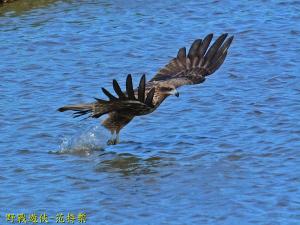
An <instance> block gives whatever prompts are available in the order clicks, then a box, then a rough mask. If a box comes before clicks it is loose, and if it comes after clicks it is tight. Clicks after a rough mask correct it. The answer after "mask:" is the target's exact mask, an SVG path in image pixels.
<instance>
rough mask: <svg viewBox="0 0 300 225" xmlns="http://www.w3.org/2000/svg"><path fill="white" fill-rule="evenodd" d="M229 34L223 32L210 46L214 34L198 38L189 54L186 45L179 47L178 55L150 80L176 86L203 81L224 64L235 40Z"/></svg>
mask: <svg viewBox="0 0 300 225" xmlns="http://www.w3.org/2000/svg"><path fill="white" fill-rule="evenodd" d="M227 36H228V34H227V33H225V34H222V35H221V36H220V37H219V38H217V40H216V41H215V42H214V43H213V44H212V45H211V46H210V47H209V45H210V43H211V40H212V38H213V34H209V35H207V36H206V37H205V38H204V39H203V40H201V39H197V40H195V41H194V42H193V44H192V46H191V48H190V50H189V52H188V55H186V48H185V47H184V48H181V49H179V51H178V54H177V57H176V58H174V59H172V60H171V61H170V62H169V63H168V64H167V65H166V66H165V67H164V68H162V69H160V70H159V71H158V73H157V74H156V75H155V76H154V77H153V78H152V79H151V81H150V82H155V81H156V82H163V81H166V82H168V83H170V84H173V85H174V86H175V87H180V86H182V85H187V84H198V83H201V82H203V81H204V80H205V77H206V76H208V75H210V74H213V73H214V72H215V71H216V70H217V69H218V68H219V67H220V66H221V65H222V64H223V62H224V60H225V58H226V55H227V50H228V48H229V46H230V44H231V42H232V40H233V36H231V37H229V38H227Z"/></svg>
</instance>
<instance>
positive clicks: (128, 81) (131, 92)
mask: <svg viewBox="0 0 300 225" xmlns="http://www.w3.org/2000/svg"><path fill="white" fill-rule="evenodd" d="M126 92H127V95H128V99H130V100H135V96H134V90H133V85H132V77H131V74H128V75H127V79H126Z"/></svg>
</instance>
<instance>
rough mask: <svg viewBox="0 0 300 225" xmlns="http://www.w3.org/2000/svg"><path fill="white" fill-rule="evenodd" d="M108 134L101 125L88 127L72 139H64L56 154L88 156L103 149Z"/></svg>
mask: <svg viewBox="0 0 300 225" xmlns="http://www.w3.org/2000/svg"><path fill="white" fill-rule="evenodd" d="M109 137H110V134H109V132H108V131H107V130H106V129H105V128H104V127H103V126H101V125H97V126H93V127H89V128H87V129H85V130H83V131H80V132H79V133H77V134H75V135H74V136H72V137H64V138H63V140H62V143H61V145H60V150H59V152H58V153H62V154H64V153H67V154H78V155H85V156H87V155H90V154H91V153H92V152H93V151H97V150H101V149H104V148H105V146H106V145H107V140H108V139H109Z"/></svg>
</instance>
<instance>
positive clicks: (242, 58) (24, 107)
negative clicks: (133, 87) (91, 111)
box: [0, 0, 300, 225]
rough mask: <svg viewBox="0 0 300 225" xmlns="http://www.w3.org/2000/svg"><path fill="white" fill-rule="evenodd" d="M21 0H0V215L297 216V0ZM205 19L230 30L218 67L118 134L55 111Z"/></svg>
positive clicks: (201, 29)
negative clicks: (110, 140)
mask: <svg viewBox="0 0 300 225" xmlns="http://www.w3.org/2000/svg"><path fill="white" fill-rule="evenodd" d="M27 2H28V4H27V3H24V1H18V2H15V3H11V4H7V5H4V6H2V7H0V52H1V53H0V55H1V63H0V90H1V91H0V128H1V130H0V132H1V133H0V137H1V139H0V223H1V224H8V223H6V219H5V217H6V214H7V213H15V214H18V213H25V214H27V215H28V214H31V213H34V212H35V213H37V214H41V213H43V212H46V213H47V214H48V215H49V217H52V218H51V219H50V224H56V223H55V216H56V214H57V213H60V212H62V213H63V214H64V215H66V214H67V213H74V214H76V215H77V214H78V213H80V212H84V213H86V215H87V220H88V221H87V224H126V225H130V224H151V225H152V224H153V225H154V224H155V225H156V224H178V225H179V224H180V225H182V224H211V225H215V224H256V225H257V224H270V225H271V224H272V225H274V224H300V189H299V187H300V168H299V165H300V151H299V150H300V149H299V148H300V122H299V118H300V104H299V95H300V27H299V24H300V14H299V12H300V3H299V1H261V2H254V1H244V0H242V1H226V0H225V1H213V2H212V1H179V0H176V1H158V2H157V1H132V0H130V1H119V0H117V1H114V2H111V1H93V0H87V1H73V0H70V1H41V2H42V3H41V4H40V5H36V3H34V1H27ZM211 32H213V33H215V34H216V35H220V34H221V33H223V32H228V33H230V34H231V35H234V36H235V39H234V42H233V44H232V46H231V48H230V52H229V55H228V57H227V59H226V61H225V63H224V64H223V66H222V67H221V68H220V69H219V70H218V71H217V72H216V73H215V74H214V75H213V76H211V77H209V78H208V79H207V80H206V82H205V83H203V84H201V85H195V86H185V87H182V88H181V89H179V91H180V98H175V97H169V98H168V99H167V100H166V101H165V102H164V103H163V104H162V105H161V106H160V107H159V109H158V110H157V111H155V112H154V113H152V114H150V115H147V116H143V117H139V118H135V119H134V121H133V122H132V123H130V124H129V125H128V126H127V127H126V128H125V129H124V130H123V131H122V133H121V144H119V145H116V146H106V145H105V142H106V138H107V135H108V134H107V133H106V132H105V131H104V130H103V129H102V128H101V126H99V124H100V123H99V121H98V120H83V121H81V120H80V119H73V118H72V117H71V115H70V114H68V113H59V112H57V111H56V109H57V108H58V107H61V106H63V105H65V104H68V103H79V102H89V101H93V97H95V96H98V97H99V96H102V97H103V95H102V94H101V93H100V88H101V87H107V88H108V89H110V90H111V81H112V79H113V78H116V79H117V80H118V81H119V82H120V83H121V84H122V85H124V82H125V77H126V75H127V74H128V73H132V74H133V77H134V80H135V84H137V81H138V80H139V77H140V75H141V74H142V73H146V74H147V77H148V79H150V78H151V77H152V76H153V75H154V74H155V72H156V71H157V70H158V69H159V68H161V67H162V66H163V65H164V64H166V63H167V62H168V60H169V59H171V58H172V57H173V56H175V55H176V53H177V49H178V48H180V47H183V46H188V45H190V44H191V43H192V41H193V40H194V39H196V38H202V37H204V36H205V35H206V34H208V33H211ZM77 224H78V222H77Z"/></svg>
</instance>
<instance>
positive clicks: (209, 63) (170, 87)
mask: <svg viewBox="0 0 300 225" xmlns="http://www.w3.org/2000/svg"><path fill="white" fill-rule="evenodd" d="M227 36H228V35H227V34H222V35H221V36H220V37H218V38H217V40H216V41H215V42H214V43H213V44H212V45H211V46H210V43H211V40H212V38H213V34H209V35H207V36H206V37H205V38H204V39H203V40H201V39H197V40H195V41H194V42H193V44H192V46H191V48H190V49H189V52H188V54H186V49H185V48H181V49H179V51H178V54H177V57H176V58H174V59H172V60H171V61H170V62H169V63H168V64H167V65H165V66H164V67H163V68H162V69H160V70H159V71H158V73H157V74H156V75H155V76H154V77H153V78H152V79H151V80H150V81H148V82H146V77H145V75H143V76H142V77H141V79H140V83H139V86H138V87H137V88H136V89H134V88H133V85H132V77H131V75H130V74H129V75H128V76H127V79H126V91H122V90H121V88H120V86H119V84H118V82H117V81H116V80H113V89H114V91H115V93H116V94H117V96H114V95H113V94H111V93H110V92H109V91H107V90H106V89H105V88H102V91H103V93H104V94H105V95H106V96H107V97H108V100H103V99H98V98H96V101H95V102H93V103H89V104H79V105H67V106H64V107H62V108H59V109H58V110H59V111H60V112H64V111H67V110H72V111H75V112H74V117H78V116H82V115H86V114H88V117H93V118H99V117H101V116H102V115H104V114H108V118H107V119H105V120H104V121H103V123H102V125H103V126H104V127H106V128H107V129H109V130H110V131H111V133H112V139H111V140H109V143H110V144H116V143H118V141H119V132H120V130H121V129H122V128H123V127H124V126H126V125H127V124H128V123H129V122H130V121H131V120H132V119H133V118H134V117H135V116H141V115H146V114H149V113H151V112H153V111H154V110H155V109H156V108H157V107H158V106H159V105H160V104H161V103H162V102H163V101H164V100H165V99H166V97H168V96H169V95H176V96H177V97H178V96H179V94H178V92H177V90H176V88H178V87H180V86H182V85H190V84H199V83H202V82H204V80H205V77H206V76H208V75H211V74H213V73H214V72H215V71H216V70H217V69H218V68H219V67H220V66H221V65H222V63H223V62H224V60H225V58H226V56H227V50H228V48H229V46H230V44H231V42H232V40H233V36H231V37H229V38H227ZM209 46H210V47H209Z"/></svg>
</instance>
